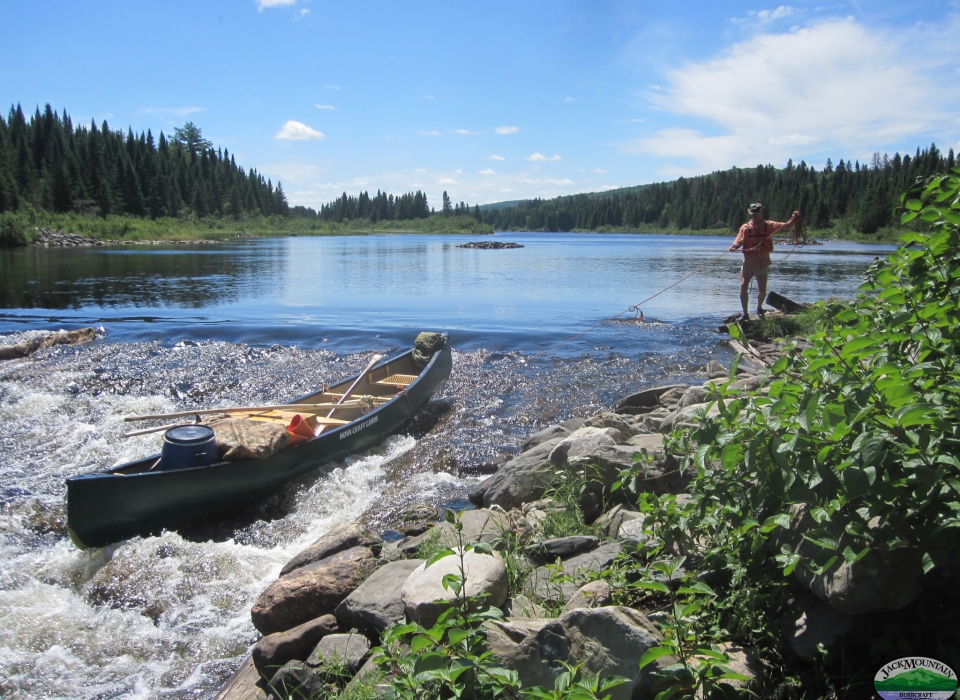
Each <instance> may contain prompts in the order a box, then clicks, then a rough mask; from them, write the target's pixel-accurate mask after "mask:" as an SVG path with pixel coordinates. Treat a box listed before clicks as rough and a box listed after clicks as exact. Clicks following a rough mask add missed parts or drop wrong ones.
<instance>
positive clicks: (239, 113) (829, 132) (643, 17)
mask: <svg viewBox="0 0 960 700" xmlns="http://www.w3.org/2000/svg"><path fill="white" fill-rule="evenodd" d="M2 16H3V29H4V32H3V34H4V41H3V42H2V43H0V54H2V59H3V60H2V61H0V66H2V68H0V105H2V106H3V108H4V109H6V108H7V107H9V105H10V104H14V103H18V102H19V103H21V104H22V105H23V107H24V109H25V110H29V111H32V110H33V109H34V108H35V107H36V106H37V105H40V106H41V107H42V106H43V105H44V104H46V103H47V102H49V103H50V104H52V105H53V107H54V108H56V109H58V110H62V109H64V108H66V109H67V111H68V112H69V113H70V114H71V116H73V117H74V119H75V121H83V122H89V120H90V119H91V118H92V119H96V120H97V123H98V124H99V123H100V122H101V121H102V120H104V119H106V120H107V121H108V122H109V123H110V125H111V127H113V128H123V129H126V128H127V126H128V125H129V126H132V127H133V128H134V130H135V131H137V132H139V131H141V130H146V129H148V128H149V129H152V130H153V132H154V134H155V135H157V134H158V132H159V131H161V130H162V131H164V132H166V133H168V134H169V133H171V132H172V131H173V128H174V127H175V126H180V125H182V124H183V123H184V122H186V121H187V120H192V121H193V122H195V123H196V124H197V125H198V126H200V128H201V129H202V131H203V134H204V136H206V137H207V138H209V139H210V140H212V141H213V142H214V143H215V144H216V145H219V146H224V147H226V148H228V149H229V150H230V151H231V153H233V154H235V156H236V158H237V160H238V162H240V163H242V164H243V165H244V166H246V167H254V168H257V169H258V170H259V171H260V172H261V173H263V174H264V175H265V176H266V177H269V178H271V179H272V180H273V182H274V183H276V182H277V181H278V180H279V181H282V182H283V186H284V189H285V191H286V192H287V196H288V199H289V200H290V201H291V203H294V204H305V205H308V206H314V207H318V206H319V205H320V204H322V203H324V202H327V201H330V200H331V199H333V198H335V197H337V196H338V195H339V194H340V193H341V192H343V191H346V192H349V193H351V194H356V193H357V192H359V191H360V190H361V189H363V190H368V191H370V192H375V191H376V190H377V189H381V190H385V191H388V192H394V193H399V192H407V191H413V190H416V189H421V190H424V191H425V192H426V193H427V194H428V196H429V199H430V202H431V204H433V205H434V206H436V207H438V206H439V203H440V195H441V192H442V191H444V190H446V191H448V192H449V194H450V196H451V197H452V198H453V199H454V201H460V200H465V201H467V202H469V203H471V204H474V203H481V204H482V203H488V202H496V201H502V200H512V199H519V198H529V197H553V196H557V195H561V194H571V193H575V192H584V191H596V190H600V189H604V188H612V187H624V186H629V185H636V184H643V183H648V182H655V181H661V180H667V179H673V178H675V177H677V176H678V175H690V174H699V173H707V172H711V171H712V170H716V169H725V168H729V167H731V166H741V167H750V166H754V165H756V164H758V163H764V164H766V163H772V164H774V165H777V166H781V167H782V166H783V165H785V163H786V161H787V159H788V158H793V159H794V160H795V161H799V160H800V159H804V160H806V161H807V162H808V163H812V164H816V165H817V166H818V167H822V165H823V164H824V163H825V161H826V159H827V158H832V159H833V160H834V161H836V160H837V159H838V158H841V157H842V158H845V159H851V160H853V159H860V160H861V161H863V160H869V159H870V157H871V154H872V153H873V152H875V151H880V152H889V153H891V154H892V153H893V152H894V151H900V152H910V153H912V152H913V151H914V150H915V149H916V148H917V147H918V146H926V145H929V144H930V142H932V141H935V142H936V143H937V145H938V146H940V147H941V148H942V149H943V150H944V151H945V150H946V149H947V148H951V147H952V148H954V150H960V95H958V92H960V40H958V39H957V37H958V36H960V2H956V1H953V2H942V1H938V0H932V1H927V2H909V1H903V0H901V1H899V2H895V1H886V0H856V1H854V2H841V3H837V4H829V3H828V4H819V3H816V2H811V3H806V2H795V3H793V4H791V5H776V4H770V5H764V4H762V3H757V2H746V3H741V2H727V3H717V2H705V1H701V0H690V1H689V2H686V3H665V2H647V1H641V2H613V1H610V2H607V1H603V0H593V1H591V2H585V1H584V2H572V1H570V2H568V1H562V0H561V1H554V2H545V1H544V2H523V1H522V0H513V1H512V2H499V1H497V0H492V1H491V0H487V1H485V2H470V3H467V2H451V1H449V0H448V1H447V2H417V3H412V2H407V3H400V2H354V3H344V2H336V3H333V2H321V0H199V1H194V2H181V1H180V0H165V1H164V2H145V1H137V0H121V1H115V2H109V1H97V0H89V1H88V2H84V3H78V2H62V1H60V0H49V1H44V2H35V1H32V2H27V1H21V0H10V2H8V3H5V7H4V11H3V15H2Z"/></svg>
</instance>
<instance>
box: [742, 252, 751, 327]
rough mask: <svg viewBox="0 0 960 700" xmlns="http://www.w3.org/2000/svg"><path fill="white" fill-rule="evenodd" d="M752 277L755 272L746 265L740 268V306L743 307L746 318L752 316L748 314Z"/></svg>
mask: <svg viewBox="0 0 960 700" xmlns="http://www.w3.org/2000/svg"><path fill="white" fill-rule="evenodd" d="M752 277H753V272H752V271H750V270H749V269H748V268H747V266H746V265H743V266H742V267H741V268H740V306H741V307H743V317H744V318H746V317H747V316H749V315H750V314H749V313H747V308H748V307H749V306H750V279H751V278H752Z"/></svg>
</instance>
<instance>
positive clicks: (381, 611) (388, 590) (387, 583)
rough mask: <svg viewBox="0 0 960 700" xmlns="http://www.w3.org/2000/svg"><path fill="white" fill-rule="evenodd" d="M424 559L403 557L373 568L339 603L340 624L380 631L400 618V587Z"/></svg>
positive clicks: (401, 605)
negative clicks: (368, 576)
mask: <svg viewBox="0 0 960 700" xmlns="http://www.w3.org/2000/svg"><path fill="white" fill-rule="evenodd" d="M422 563H423V560H422V559H401V560H399V561H393V562H390V563H389V564H387V565H385V566H382V567H380V568H379V569H377V570H376V571H374V572H373V573H372V574H371V575H370V578H368V579H367V580H366V581H364V582H363V583H361V584H360V587H359V588H357V589H356V590H355V591H353V592H352V593H351V594H350V595H348V596H347V597H346V598H345V599H344V600H343V602H342V603H340V605H338V606H337V609H336V611H335V613H334V614H335V615H336V616H337V620H338V621H339V622H340V626H341V627H343V629H345V630H349V629H354V628H356V629H358V630H360V631H361V632H364V633H365V634H370V633H379V632H383V630H385V629H386V628H387V626H388V625H389V624H390V623H392V622H396V621H397V620H399V619H401V618H402V617H403V601H402V600H401V599H400V590H401V589H402V588H403V584H404V583H405V582H406V580H407V577H409V576H410V574H412V573H413V572H414V570H415V569H416V568H417V567H418V566H420V565H421V564H422Z"/></svg>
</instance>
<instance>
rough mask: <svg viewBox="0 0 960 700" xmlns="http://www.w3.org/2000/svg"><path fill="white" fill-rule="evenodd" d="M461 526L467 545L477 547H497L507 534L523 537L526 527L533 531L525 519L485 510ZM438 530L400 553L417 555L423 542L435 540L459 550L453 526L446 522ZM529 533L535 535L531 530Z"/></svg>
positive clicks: (463, 519) (465, 517) (471, 515)
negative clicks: (478, 545) (516, 518)
mask: <svg viewBox="0 0 960 700" xmlns="http://www.w3.org/2000/svg"><path fill="white" fill-rule="evenodd" d="M520 521H523V522H520ZM460 522H461V524H462V525H463V530H462V531H461V536H462V537H463V541H464V543H465V544H475V543H477V542H486V543H487V544H491V545H492V544H496V543H498V542H500V541H501V540H502V539H503V536H504V534H505V533H511V532H516V533H517V534H518V536H523V534H524V525H526V527H527V528H529V527H530V525H529V523H527V522H526V521H525V520H523V518H522V517H520V518H519V519H518V520H517V521H515V520H513V519H512V518H511V517H510V516H509V515H507V514H506V513H504V512H496V511H492V510H489V509H486V508H478V509H476V510H468V511H466V512H464V514H463V515H462V516H461V518H460ZM435 529H436V532H432V531H428V532H425V533H423V534H422V535H418V536H417V537H414V538H412V539H410V540H407V541H405V542H404V543H403V544H402V545H400V546H399V549H400V551H401V552H404V553H405V554H410V553H413V552H416V551H417V549H419V548H420V546H421V545H422V544H423V543H424V542H426V541H428V540H430V539H432V538H433V537H439V540H440V543H441V544H443V545H444V546H446V547H457V546H459V540H458V537H457V530H456V528H455V527H454V526H453V525H452V524H450V523H448V522H446V521H444V522H442V523H439V524H438V525H437V526H436V528H435ZM530 532H531V533H532V529H531V530H530Z"/></svg>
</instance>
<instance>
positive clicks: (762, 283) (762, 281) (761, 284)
mask: <svg viewBox="0 0 960 700" xmlns="http://www.w3.org/2000/svg"><path fill="white" fill-rule="evenodd" d="M757 290H758V292H759V294H760V296H759V298H758V299H757V313H758V314H762V313H763V312H764V311H763V302H765V301H766V300H767V271H766V270H764V271H763V272H758V273H757Z"/></svg>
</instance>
